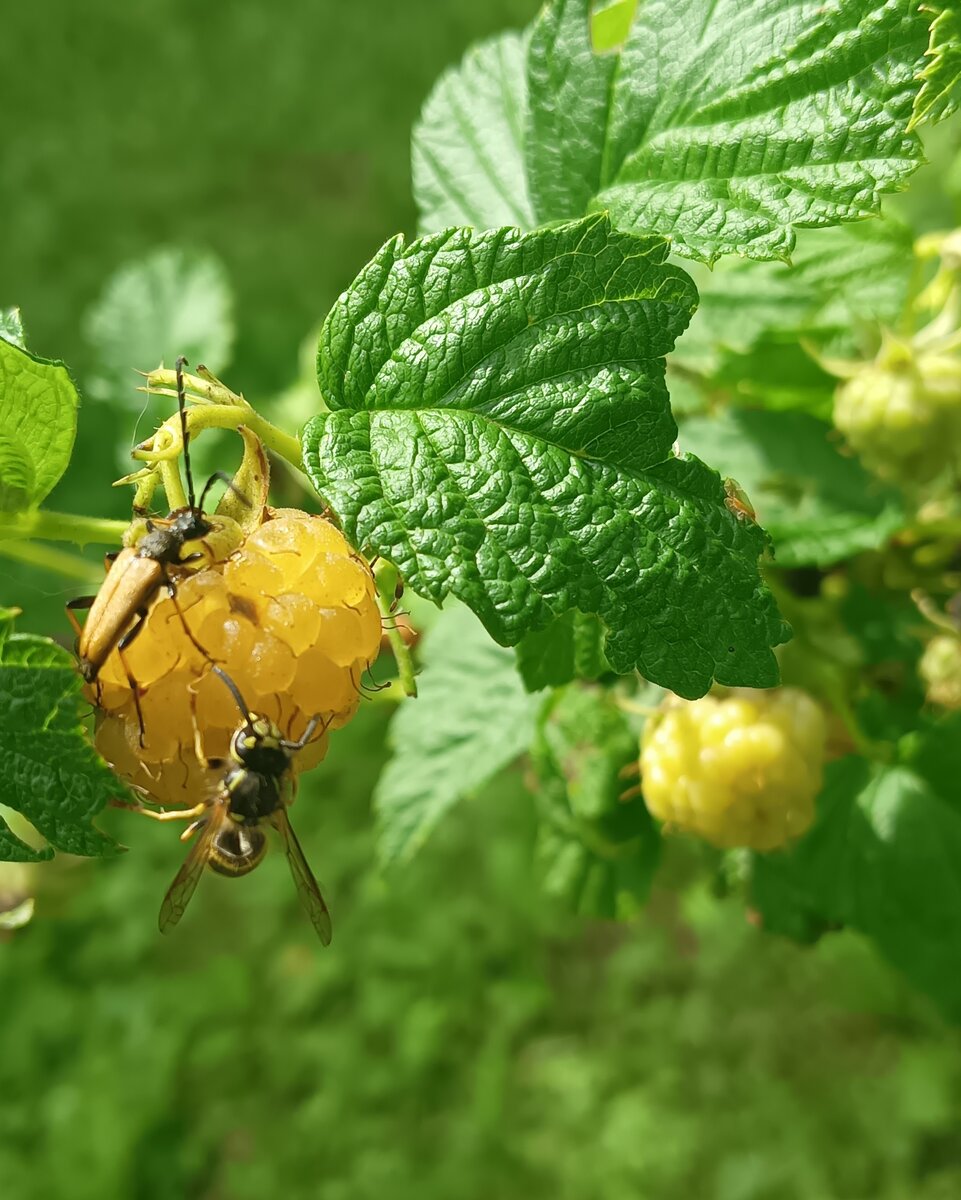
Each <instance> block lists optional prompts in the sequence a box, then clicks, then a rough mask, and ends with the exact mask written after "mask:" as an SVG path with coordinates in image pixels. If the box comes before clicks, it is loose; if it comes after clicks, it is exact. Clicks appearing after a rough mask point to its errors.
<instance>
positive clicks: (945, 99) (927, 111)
mask: <svg viewBox="0 0 961 1200" xmlns="http://www.w3.org/2000/svg"><path fill="white" fill-rule="evenodd" d="M924 11H925V12H926V13H929V14H932V15H933V16H934V20H933V21H932V22H931V32H930V37H929V41H928V48H927V50H926V51H925V57H926V58H927V59H928V61H927V62H926V63H925V64H924V69H923V70H922V71H921V72H920V79H921V80H922V84H921V90H920V91H919V92H918V95H917V98H916V100H915V102H914V116H913V117H912V119H911V123H912V125H920V124H921V122H922V121H931V122H932V123H933V122H935V121H941V120H943V119H944V118H945V117H948V116H950V115H951V113H953V112H956V111H957V108H958V104H959V103H961V100H959V93H961V12H959V10H958V9H957V8H955V7H954V6H948V5H944V4H936V3H935V4H925V5H924Z"/></svg>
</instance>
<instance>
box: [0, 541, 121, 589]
mask: <svg viewBox="0 0 961 1200" xmlns="http://www.w3.org/2000/svg"><path fill="white" fill-rule="evenodd" d="M0 558H7V559H12V560H13V561H14V562H22V563H29V564H30V566H31V567H42V568H43V569H44V570H45V571H52V572H53V573H54V574H55V575H63V576H64V578H66V579H73V580H76V582H78V583H84V584H89V585H91V586H96V585H97V583H98V582H99V581H100V579H101V578H102V573H101V572H100V571H98V570H97V568H96V567H95V566H94V565H93V564H92V563H89V562H87V560H86V559H85V558H81V557H80V555H79V554H72V553H71V552H70V551H69V550H58V549H57V547H56V546H45V545H44V544H43V543H42V542H41V543H37V542H30V541H20V540H13V539H8V540H6V541H2V542H0Z"/></svg>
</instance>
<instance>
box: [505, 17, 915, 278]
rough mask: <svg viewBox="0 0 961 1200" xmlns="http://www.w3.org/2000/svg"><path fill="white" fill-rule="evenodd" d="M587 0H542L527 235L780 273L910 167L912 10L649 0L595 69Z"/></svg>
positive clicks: (532, 63)
mask: <svg viewBox="0 0 961 1200" xmlns="http://www.w3.org/2000/svg"><path fill="white" fill-rule="evenodd" d="M589 13H590V0H554V2H553V3H552V4H549V5H548V6H547V7H546V8H545V9H544V10H543V12H542V14H541V16H540V18H539V19H538V21H537V22H536V23H535V26H534V29H533V33H532V36H531V42H530V48H529V51H528V95H529V112H530V116H529V123H528V128H527V139H526V157H527V176H528V184H529V187H530V192H531V197H532V199H533V202H534V208H535V212H536V214H537V218H538V221H540V222H545V221H554V220H561V219H564V218H570V217H574V216H577V215H579V214H580V213H583V212H584V211H586V210H587V208H588V207H589V206H592V205H593V206H596V207H599V208H603V209H605V210H606V211H609V212H610V214H611V216H612V219H613V220H614V222H615V224H617V225H619V226H620V227H622V228H629V229H632V230H635V231H637V232H644V233H660V234H665V235H668V236H670V237H671V239H672V241H673V244H674V247H675V249H676V250H677V251H678V252H679V253H681V254H685V255H687V256H689V257H694V258H700V259H703V260H705V261H708V262H710V261H713V260H714V259H716V258H717V257H718V256H719V255H721V254H730V253H739V254H746V255H749V256H750V257H752V258H762V259H770V258H786V257H787V255H789V254H790V253H791V251H792V249H793V246H794V239H795V229H796V228H797V227H803V226H805V225H817V226H822V225H831V224H840V223H841V222H843V221H851V220H856V219H858V218H861V217H866V216H870V215H873V214H875V213H876V212H877V211H878V208H879V204H880V194H881V193H882V192H885V191H891V190H894V189H896V188H897V187H898V186H899V185H900V184H901V183H902V181H903V180H904V179H905V178H906V177H907V176H908V175H909V174H910V173H911V172H912V171H913V170H915V168H916V167H917V166H918V165H919V164H920V162H921V148H920V144H919V142H918V140H917V138H916V137H915V136H914V135H913V134H911V133H909V132H908V122H909V120H910V118H911V107H912V102H913V99H914V95H915V92H916V90H917V84H916V83H915V81H914V76H915V73H916V71H917V70H918V68H919V66H920V63H921V59H922V55H923V52H924V46H925V42H926V39H927V26H926V22H925V20H924V19H923V17H921V16H920V15H919V13H918V11H917V4H916V2H915V0H888V2H887V3H881V2H879V0H876V2H875V3H863V4H845V5H841V6H835V7H832V8H828V7H821V8H812V7H810V6H807V7H797V6H785V5H784V4H783V3H782V0H759V2H757V3H754V4H750V5H745V4H742V3H739V0H721V2H719V3H718V2H716V0H685V2H684V3H682V4H677V3H676V2H674V0H647V2H646V3H644V4H642V5H641V6H640V7H639V9H638V12H637V16H636V18H635V21H634V24H633V26H632V29H631V32H630V35H629V37H628V39H627V41H626V43H625V44H624V46H623V48H622V50H621V52H620V53H619V54H602V55H599V54H595V53H593V51H592V48H591V44H590V35H589Z"/></svg>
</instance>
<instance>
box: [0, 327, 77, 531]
mask: <svg viewBox="0 0 961 1200" xmlns="http://www.w3.org/2000/svg"><path fill="white" fill-rule="evenodd" d="M78 404H79V399H78V396H77V389H76V388H75V387H74V384H73V380H72V379H71V378H70V375H69V374H68V372H67V368H66V367H65V366H64V365H63V363H58V362H48V361H47V360H46V359H44V358H37V357H36V356H35V355H33V354H30V353H28V352H27V351H26V350H21V349H20V348H19V347H18V346H15V345H14V344H13V343H12V342H8V341H6V340H5V339H4V338H0V463H2V465H3V468H4V483H5V484H6V485H7V487H5V489H4V490H5V491H7V489H8V488H9V491H8V494H7V495H5V496H4V501H5V503H4V505H3V506H2V507H3V511H6V512H10V511H22V510H23V509H24V508H28V507H31V506H33V505H36V504H39V503H40V501H41V500H43V499H44V497H45V496H46V495H47V494H48V492H50V490H51V489H52V488H53V486H54V484H55V483H56V482H57V480H58V479H59V478H60V476H61V475H62V474H63V473H64V471H65V470H66V468H67V463H68V462H69V461H70V454H71V451H72V450H73V442H74V438H75V437H76V434H77V405H78ZM7 472H10V474H9V475H8V474H7ZM14 502H16V507H14V508H11V507H10V505H11V504H13V503H14Z"/></svg>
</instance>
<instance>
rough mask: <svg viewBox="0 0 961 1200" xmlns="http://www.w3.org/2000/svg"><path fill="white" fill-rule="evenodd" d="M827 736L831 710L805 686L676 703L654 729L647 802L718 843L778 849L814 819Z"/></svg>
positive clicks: (649, 727)
mask: <svg viewBox="0 0 961 1200" xmlns="http://www.w3.org/2000/svg"><path fill="white" fill-rule="evenodd" d="M825 738H826V726H825V720H824V716H823V714H822V713H821V710H820V709H819V708H818V706H817V705H816V704H815V703H814V701H813V700H811V698H810V697H809V696H807V695H806V694H805V693H804V692H801V691H798V690H797V689H795V688H779V689H777V690H774V691H769V692H768V691H754V690H750V689H744V690H737V691H733V692H731V693H729V694H728V695H725V696H705V697H704V698H703V699H701V700H694V701H687V700H678V699H675V698H672V699H671V700H670V701H668V702H667V703H666V704H665V705H664V706H663V707H662V709H661V711H660V712H658V713H657V714H656V715H655V716H654V717H652V718H650V719H649V720H648V722H647V724H646V726H645V728H644V733H643V737H642V741H641V782H642V786H643V789H644V799H645V801H646V803H647V806H648V808H649V809H650V811H651V812H652V813H653V814H654V816H656V817H658V818H659V819H660V820H662V821H664V822H665V823H666V824H667V825H668V826H673V827H674V828H677V829H684V830H687V831H689V832H691V833H696V834H698V835H699V836H700V837H702V838H704V839H705V840H706V841H708V842H711V843H712V844H713V845H715V846H720V847H733V846H747V847H750V848H752V849H754V850H774V849H775V848H777V847H778V846H783V845H784V844H785V843H786V842H788V841H790V840H791V839H792V838H795V837H798V836H799V835H800V834H802V833H804V832H805V830H806V829H807V828H808V826H809V825H810V824H811V822H812V821H813V819H814V801H815V798H816V796H817V794H818V792H819V791H820V789H821V776H822V768H823V765H824V752H825Z"/></svg>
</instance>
